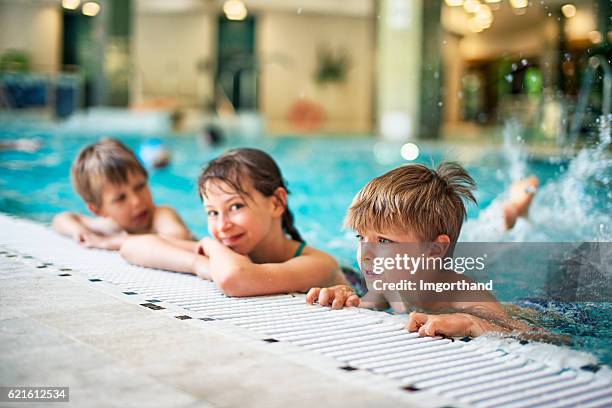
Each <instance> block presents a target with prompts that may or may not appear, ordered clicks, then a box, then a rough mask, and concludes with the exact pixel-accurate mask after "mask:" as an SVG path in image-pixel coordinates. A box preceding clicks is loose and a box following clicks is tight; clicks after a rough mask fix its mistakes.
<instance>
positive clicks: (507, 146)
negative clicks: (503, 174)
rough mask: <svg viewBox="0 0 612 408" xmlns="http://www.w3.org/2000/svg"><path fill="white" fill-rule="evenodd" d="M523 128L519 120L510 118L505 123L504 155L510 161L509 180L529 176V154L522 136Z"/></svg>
mask: <svg viewBox="0 0 612 408" xmlns="http://www.w3.org/2000/svg"><path fill="white" fill-rule="evenodd" d="M522 131H523V128H522V126H521V124H520V123H519V122H518V121H517V120H509V121H507V122H506V124H505V125H504V130H503V140H504V142H503V144H502V155H503V157H504V158H505V159H506V161H507V163H508V168H507V172H508V174H507V181H509V182H512V181H515V180H520V179H522V178H525V176H527V174H526V173H527V156H526V154H525V151H524V149H523V148H522V145H523V138H522V136H521V134H522Z"/></svg>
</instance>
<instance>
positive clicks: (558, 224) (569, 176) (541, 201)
mask: <svg viewBox="0 0 612 408" xmlns="http://www.w3.org/2000/svg"><path fill="white" fill-rule="evenodd" d="M600 122H601V123H600V133H599V143H598V144H597V145H596V146H594V147H585V148H583V149H582V150H580V152H578V154H577V155H576V156H575V157H574V158H573V159H572V160H571V161H570V162H569V164H568V167H567V171H566V172H565V173H564V174H562V175H561V176H560V177H559V178H557V179H556V180H552V181H550V182H548V183H547V184H546V185H544V186H543V187H542V188H541V189H540V190H539V191H538V193H537V194H536V196H535V198H534V201H533V204H532V206H531V209H530V219H531V221H532V224H533V228H531V230H532V231H531V233H533V234H534V236H533V237H532V239H531V240H534V239H537V238H538V237H539V236H540V234H538V230H542V231H546V230H548V231H550V230H551V229H554V230H556V233H555V235H554V236H562V237H564V239H563V240H564V241H610V240H611V238H612V235H611V231H610V213H612V204H611V203H612V193H611V192H610V187H611V186H610V184H611V180H612V159H611V158H610V155H609V153H608V148H609V146H610V117H608V118H601V119H600ZM557 234H559V235H557ZM547 235H548V234H547ZM548 236H550V235H548Z"/></svg>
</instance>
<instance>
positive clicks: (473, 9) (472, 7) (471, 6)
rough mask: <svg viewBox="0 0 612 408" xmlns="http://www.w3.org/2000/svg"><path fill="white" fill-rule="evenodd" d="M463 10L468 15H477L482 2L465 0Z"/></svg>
mask: <svg viewBox="0 0 612 408" xmlns="http://www.w3.org/2000/svg"><path fill="white" fill-rule="evenodd" d="M463 9H464V10H465V11H467V12H468V13H477V12H478V10H480V2H479V1H478V0H465V3H463Z"/></svg>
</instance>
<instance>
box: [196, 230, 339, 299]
mask: <svg viewBox="0 0 612 408" xmlns="http://www.w3.org/2000/svg"><path fill="white" fill-rule="evenodd" d="M199 245H200V248H201V250H202V253H204V254H206V255H208V256H209V260H210V266H209V270H210V274H211V276H212V280H213V281H214V282H215V283H216V284H217V286H218V287H219V288H220V289H221V290H222V291H223V292H224V293H225V294H226V295H228V296H258V295H269V294H275V293H291V292H306V291H307V290H308V289H310V288H311V287H313V286H319V285H322V284H323V285H333V284H344V283H346V280H345V279H344V275H342V272H341V271H340V268H339V266H338V263H337V262H336V260H335V259H334V258H333V257H332V256H330V255H328V254H326V253H324V252H321V251H318V250H316V249H314V248H310V247H306V248H305V249H304V251H303V252H302V255H300V256H297V257H295V258H291V259H289V260H288V261H285V262H278V263H263V264H256V263H254V262H252V261H251V260H250V259H249V258H248V257H247V256H244V255H241V254H238V253H236V252H234V251H233V250H232V249H230V248H228V247H226V246H225V245H223V244H221V243H220V242H217V241H215V240H213V239H211V238H204V239H203V240H201V241H200V243H199Z"/></svg>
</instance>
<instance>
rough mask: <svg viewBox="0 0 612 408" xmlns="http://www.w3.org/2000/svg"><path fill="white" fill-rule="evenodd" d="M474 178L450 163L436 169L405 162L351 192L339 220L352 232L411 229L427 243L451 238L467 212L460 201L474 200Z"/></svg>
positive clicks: (457, 230)
mask: <svg viewBox="0 0 612 408" xmlns="http://www.w3.org/2000/svg"><path fill="white" fill-rule="evenodd" d="M475 189H476V183H475V182H474V179H472V177H471V176H470V175H469V174H468V173H467V171H466V170H465V169H464V168H463V167H461V165H459V164H457V163H452V162H444V163H441V164H440V165H439V166H438V168H437V169H435V170H434V169H430V168H428V167H426V166H423V165H421V164H409V165H405V166H401V167H398V168H396V169H394V170H391V171H389V172H387V173H385V174H383V175H382V176H379V177H376V178H375V179H373V180H371V181H370V182H369V183H368V184H366V185H365V187H363V188H362V189H361V191H359V192H358V193H357V195H356V196H355V198H354V199H353V202H352V203H351V206H350V208H349V210H348V213H347V216H346V219H345V225H346V226H347V227H349V228H352V229H353V230H355V231H377V232H379V233H390V232H396V233H397V232H400V233H405V232H408V231H410V232H413V233H416V235H417V237H418V238H419V239H421V240H423V241H426V242H431V241H433V240H435V239H436V237H437V236H439V235H442V234H446V235H448V237H449V238H450V241H451V242H452V243H455V242H457V239H458V238H459V233H460V232H461V225H462V224H463V221H464V219H465V218H466V217H467V212H466V209H465V204H464V201H470V202H472V203H474V204H476V198H475V197H474V194H473V191H474V190H475Z"/></svg>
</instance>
